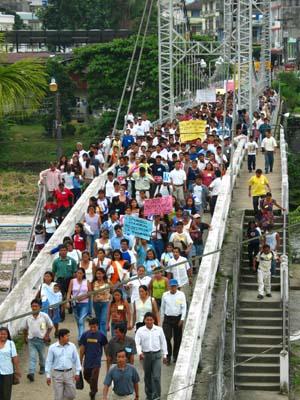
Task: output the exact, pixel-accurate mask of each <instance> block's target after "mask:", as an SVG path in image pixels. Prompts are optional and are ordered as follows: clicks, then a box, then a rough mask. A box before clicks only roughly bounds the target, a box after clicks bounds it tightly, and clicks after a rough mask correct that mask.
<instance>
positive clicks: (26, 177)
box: [0, 171, 38, 215]
mask: <svg viewBox="0 0 300 400" xmlns="http://www.w3.org/2000/svg"><path fill="white" fill-rule="evenodd" d="M37 181H38V176H37V174H34V173H30V172H16V171H0V214H19V215H20V214H24V215H25V214H31V213H32V212H33V211H34V208H35V205H36V201H37V193H38V187H37Z"/></svg>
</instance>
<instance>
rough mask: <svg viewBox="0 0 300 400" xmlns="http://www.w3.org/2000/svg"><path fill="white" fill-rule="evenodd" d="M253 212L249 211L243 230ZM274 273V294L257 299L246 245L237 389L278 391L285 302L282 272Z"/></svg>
mask: <svg viewBox="0 0 300 400" xmlns="http://www.w3.org/2000/svg"><path fill="white" fill-rule="evenodd" d="M251 219H253V213H252V212H251V211H248V210H247V211H246V213H245V219H244V232H246V230H247V226H248V222H249V220H251ZM281 227H282V217H281V216H280V215H277V216H276V217H275V230H276V228H277V229H280V228H281ZM279 273H280V272H279V269H278V270H277V274H278V275H277V276H276V277H275V278H273V277H272V281H271V283H272V297H271V298H268V297H264V299H263V300H259V299H257V294H258V292H257V288H258V285H257V276H256V274H254V273H251V272H250V270H249V260H248V252H247V245H245V246H244V248H243V251H242V261H241V268H240V284H239V293H238V307H237V315H236V318H237V320H236V364H239V363H243V364H241V365H237V366H236V369H235V386H236V389H237V390H242V391H244V390H248V391H251V390H253V391H254V390H255V391H273V392H274V391H277V392H278V391H279V389H280V374H279V372H280V371H279V353H280V351H281V349H282V345H281V341H282V320H283V318H282V306H281V301H280V275H279Z"/></svg>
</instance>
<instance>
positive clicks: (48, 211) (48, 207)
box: [44, 202, 57, 214]
mask: <svg viewBox="0 0 300 400" xmlns="http://www.w3.org/2000/svg"><path fill="white" fill-rule="evenodd" d="M44 210H45V211H46V214H53V213H54V212H55V211H56V210H57V204H56V203H48V202H47V203H46V204H45V205H44Z"/></svg>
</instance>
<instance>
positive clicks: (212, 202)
mask: <svg viewBox="0 0 300 400" xmlns="http://www.w3.org/2000/svg"><path fill="white" fill-rule="evenodd" d="M217 200H218V196H211V199H210V203H209V209H210V214H211V216H213V215H214V211H215V207H216V203H217Z"/></svg>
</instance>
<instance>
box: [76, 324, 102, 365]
mask: <svg viewBox="0 0 300 400" xmlns="http://www.w3.org/2000/svg"><path fill="white" fill-rule="evenodd" d="M79 344H80V346H84V350H85V352H84V368H100V366H101V358H102V350H103V346H105V345H106V344H107V339H106V337H105V336H104V335H103V333H101V332H100V331H97V332H91V331H86V332H84V333H83V334H82V336H81V338H80V341H79Z"/></svg>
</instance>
